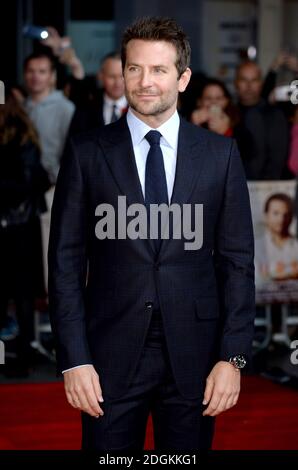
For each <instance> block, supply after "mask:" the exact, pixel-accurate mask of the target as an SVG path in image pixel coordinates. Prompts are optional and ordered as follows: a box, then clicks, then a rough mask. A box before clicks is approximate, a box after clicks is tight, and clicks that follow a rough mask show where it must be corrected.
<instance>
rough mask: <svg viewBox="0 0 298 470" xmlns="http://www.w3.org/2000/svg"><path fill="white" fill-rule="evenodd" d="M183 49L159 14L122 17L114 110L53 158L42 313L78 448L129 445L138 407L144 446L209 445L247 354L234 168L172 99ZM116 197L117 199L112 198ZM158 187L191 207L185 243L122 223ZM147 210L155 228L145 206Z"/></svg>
mask: <svg viewBox="0 0 298 470" xmlns="http://www.w3.org/2000/svg"><path fill="white" fill-rule="evenodd" d="M189 62H190V46H189V43H188V41H187V39H186V36H185V34H184V32H183V31H182V30H181V29H180V28H179V26H178V25H177V24H176V23H175V22H174V21H173V20H169V19H163V18H145V19H143V20H139V21H138V22H136V23H135V24H134V25H132V26H131V27H129V28H128V29H127V30H126V32H125V34H124V37H123V41H122V64H123V72H124V81H125V89H126V96H127V99H128V102H129V105H130V109H129V111H128V113H127V116H125V117H123V118H121V119H120V120H119V121H118V122H115V123H113V124H111V125H108V126H106V127H104V128H102V129H101V130H100V131H97V132H92V133H89V134H86V135H85V136H83V137H82V136H80V137H77V138H75V139H73V140H72V142H71V143H70V145H69V149H68V152H67V153H66V155H65V158H64V160H63V163H62V166H61V170H60V174H59V178H58V183H57V186H56V193H55V199H54V204H53V211H52V222H51V235H50V248H49V299H50V312H51V320H52V326H53V331H54V334H55V337H56V340H57V360H58V367H59V370H60V371H62V372H63V373H64V381H65V391H66V395H67V399H68V402H69V403H70V404H71V405H72V406H73V407H75V408H77V409H80V410H82V412H83V413H82V425H83V448H84V449H97V450H105V451H107V450H109V451H121V452H124V451H137V450H141V449H142V447H143V444H144V436H145V429H146V422H147V418H148V415H149V413H150V412H151V414H152V419H153V424H154V440H155V449H158V450H162V451H165V450H171V451H186V450H190V449H192V450H195V449H202V448H205V449H206V448H210V446H211V442H212V436H213V429H214V421H215V418H214V417H215V416H216V415H218V414H219V413H221V412H222V411H225V410H227V409H229V408H231V407H232V406H234V405H235V404H236V402H237V400H238V395H239V391H240V375H241V374H240V369H241V368H242V367H243V366H244V365H245V362H247V361H249V358H250V354H251V344H252V337H253V322H254V266H253V233H252V223H251V214H250V205H249V197H248V191H247V186H246V181H245V176H244V172H243V168H242V166H241V160H240V157H239V154H238V152H237V148H236V146H235V143H234V141H233V140H232V139H229V138H226V137H222V136H219V135H216V134H213V133H211V132H209V131H207V130H204V129H201V128H198V127H196V126H193V125H192V124H189V123H187V122H186V121H184V120H183V119H180V118H179V116H178V114H177V110H176V105H177V97H178V93H179V92H183V91H184V90H185V88H186V87H187V84H188V82H189V79H190V75H191V72H190V69H189ZM124 196H125V197H126V202H127V207H126V205H124V207H123V206H122V210H121V208H120V210H119V207H120V206H121V205H120V204H119V201H120V198H121V203H123V197H124ZM169 201H170V202H171V207H172V206H174V207H175V209H176V210H177V207H178V208H180V209H181V211H182V212H183V221H184V222H185V224H186V225H187V223H188V222H189V220H188V219H189V218H190V215H191V216H195V214H196V213H197V212H199V211H197V209H200V208H202V207H203V219H200V220H199V221H200V224H199V225H198V224H197V223H196V219H195V232H194V237H196V236H197V235H198V234H199V233H202V230H203V239H202V240H201V243H199V247H198V246H197V247H196V249H186V241H187V240H189V236H188V235H189V233H186V231H185V230H183V233H182V234H181V236H180V237H179V236H177V230H176V229H177V227H176V226H174V224H170V229H169V231H170V237H169V239H162V238H163V236H162V234H161V231H160V230H161V229H160V226H159V225H158V226H157V229H158V232H157V234H155V238H154V237H153V236H151V237H148V238H146V237H145V236H144V232H146V230H145V226H146V219H145V221H144V219H143V224H142V226H141V227H138V229H139V232H140V236H134V234H135V233H136V232H137V228H136V226H137V224H135V229H136V230H135V232H134V233H132V232H133V230H131V225H130V226H129V224H131V223H132V222H134V223H135V220H134V219H132V215H133V212H134V210H135V209H136V208H137V210H140V212H141V209H140V208H144V207H145V208H146V209H147V210H149V209H150V211H151V208H154V207H155V208H156V204H157V205H158V207H159V205H160V207H162V205H163V204H168V203H169ZM133 204H137V206H136V205H133ZM154 205H155V206H154ZM163 207H166V206H163ZM111 208H112V210H111ZM126 210H127V213H126ZM124 212H125V214H124ZM104 214H106V215H105V217H106V219H105V218H104V217H102V218H100V217H99V216H100V215H101V216H103V215H104ZM107 214H108V216H107ZM124 216H127V220H129V223H128V225H127V226H126V227H125V226H124V225H125V224H124V223H123V218H124ZM184 216H185V217H184ZM192 222H193V219H192ZM148 224H149V226H150V230H151V228H153V229H156V227H155V225H154V223H153V220H151V212H150V217H148ZM139 225H140V224H139ZM100 228H101V229H102V230H100ZM116 228H117V229H116ZM191 228H192V230H193V224H192V226H191ZM126 229H127V232H126ZM105 232H106V233H105ZM141 232H142V233H141ZM129 233H130V236H128V234H129ZM146 233H147V235H148V231H147V232H146ZM149 233H150V231H149ZM192 248H193V247H192ZM96 418H97V419H96Z"/></svg>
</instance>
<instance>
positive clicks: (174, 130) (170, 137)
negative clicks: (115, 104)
mask: <svg viewBox="0 0 298 470" xmlns="http://www.w3.org/2000/svg"><path fill="white" fill-rule="evenodd" d="M126 119H127V124H128V127H129V130H130V134H131V138H132V143H133V146H136V145H139V144H140V143H141V141H142V140H143V139H144V137H145V135H146V134H147V133H148V132H149V131H151V130H156V131H159V132H160V133H161V135H162V139H163V143H164V144H165V145H168V146H169V147H171V148H172V149H173V150H175V151H177V146H178V132H179V125H180V119H179V115H178V112H177V110H176V111H175V112H174V114H173V115H172V116H171V117H170V119H168V120H167V121H166V122H164V123H163V124H162V125H161V126H160V127H158V128H157V129H152V128H151V127H150V126H148V124H146V123H145V122H143V121H141V119H139V118H138V117H137V116H136V115H135V114H134V113H133V112H132V110H131V109H130V108H129V110H128V113H127V116H126Z"/></svg>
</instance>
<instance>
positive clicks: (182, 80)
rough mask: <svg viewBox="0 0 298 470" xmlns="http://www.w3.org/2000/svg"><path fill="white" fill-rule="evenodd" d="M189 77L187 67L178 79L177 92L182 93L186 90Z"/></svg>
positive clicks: (189, 72)
mask: <svg viewBox="0 0 298 470" xmlns="http://www.w3.org/2000/svg"><path fill="white" fill-rule="evenodd" d="M190 77H191V70H190V68H189V67H187V69H186V70H185V71H184V72H183V74H182V75H181V77H180V78H179V84H178V91H180V93H182V92H183V91H184V90H185V89H186V87H187V85H188V84H189V80H190Z"/></svg>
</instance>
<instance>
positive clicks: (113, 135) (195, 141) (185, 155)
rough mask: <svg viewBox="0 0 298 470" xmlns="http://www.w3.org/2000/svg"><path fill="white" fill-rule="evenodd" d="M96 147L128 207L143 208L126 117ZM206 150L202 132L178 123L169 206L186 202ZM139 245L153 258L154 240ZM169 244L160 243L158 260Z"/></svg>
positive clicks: (103, 133) (106, 130)
mask: <svg viewBox="0 0 298 470" xmlns="http://www.w3.org/2000/svg"><path fill="white" fill-rule="evenodd" d="M99 144H100V146H101V147H102V149H103V152H104V156H105V159H106V162H107V164H108V166H109V168H110V170H111V172H112V174H113V176H114V178H115V181H116V183H117V185H118V187H119V190H120V193H121V194H122V195H125V196H126V198H127V205H130V204H134V203H138V204H143V205H145V201H144V197H143V192H142V187H141V183H140V179H139V175H138V170H137V166H136V162H135V156H134V151H133V146H132V141H131V136H130V132H129V128H128V125H127V122H126V116H123V117H122V118H120V119H119V120H118V121H117V122H115V123H114V124H112V125H109V126H107V127H105V128H104V129H103V131H102V133H101V136H100V139H99ZM205 146H206V137H205V134H204V132H203V131H202V130H201V129H199V128H197V127H195V126H193V125H191V124H189V123H188V122H186V121H185V120H184V119H181V121H180V127H179V137H178V151H177V164H176V175H175V182H174V188H173V194H172V198H171V204H173V203H177V204H179V205H180V206H182V204H186V203H187V201H188V200H189V198H190V196H191V193H192V191H193V189H194V187H195V184H196V183H197V181H198V179H199V176H200V173H201V170H202V165H203V162H204V160H205V159H206V158H207V155H206V152H205ZM142 241H143V242H144V243H145V245H146V246H147V247H148V246H149V247H150V249H151V251H152V253H153V254H155V248H154V243H153V240H150V239H149V240H142ZM169 242H170V239H169V240H163V241H162V243H161V248H160V251H159V256H160V255H161V253H162V252H163V251H164V249H165V248H166V246H167V244H168V243H169Z"/></svg>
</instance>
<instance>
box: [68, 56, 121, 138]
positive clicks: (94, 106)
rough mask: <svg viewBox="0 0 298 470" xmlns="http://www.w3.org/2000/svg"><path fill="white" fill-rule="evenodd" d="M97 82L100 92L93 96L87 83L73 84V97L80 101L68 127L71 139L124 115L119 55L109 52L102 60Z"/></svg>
mask: <svg viewBox="0 0 298 470" xmlns="http://www.w3.org/2000/svg"><path fill="white" fill-rule="evenodd" d="M96 79H97V81H98V82H99V83H100V84H101V87H102V88H100V89H98V88H96V89H95V90H93V92H92V87H90V83H89V81H88V80H87V79H83V80H73V94H74V96H80V97H81V98H80V102H79V103H78V104H77V109H76V111H75V113H74V116H73V118H72V122H71V125H70V129H69V136H70V137H73V136H74V135H76V134H79V133H82V132H84V131H87V130H89V129H93V128H95V127H101V126H104V125H106V124H110V123H111V122H115V121H117V119H119V118H120V117H121V116H122V115H123V114H124V113H125V112H126V111H127V101H126V97H125V95H124V82H123V75H122V66H121V57H120V53H119V52H110V53H109V54H107V55H106V56H105V57H104V58H103V59H102V61H101V64H100V69H99V70H98V72H97V75H96Z"/></svg>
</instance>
